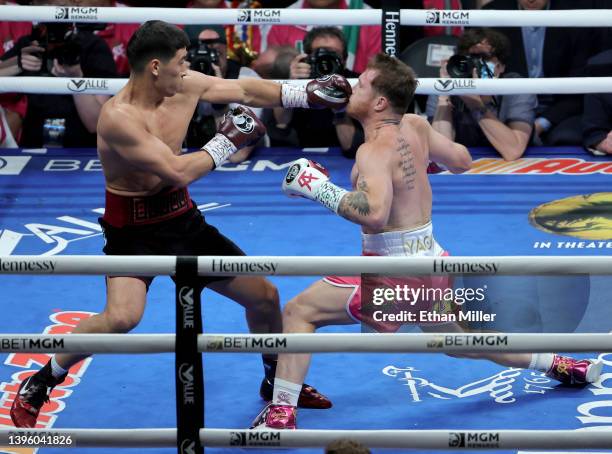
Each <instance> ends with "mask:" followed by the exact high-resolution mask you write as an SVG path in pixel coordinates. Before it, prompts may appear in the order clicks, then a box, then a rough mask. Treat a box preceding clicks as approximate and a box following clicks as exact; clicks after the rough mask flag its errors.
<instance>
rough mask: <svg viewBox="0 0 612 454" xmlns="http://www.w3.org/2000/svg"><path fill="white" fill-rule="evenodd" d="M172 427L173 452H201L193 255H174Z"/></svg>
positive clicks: (198, 314)
mask: <svg viewBox="0 0 612 454" xmlns="http://www.w3.org/2000/svg"><path fill="white" fill-rule="evenodd" d="M175 285H176V355H175V381H176V427H177V437H176V446H177V452H178V453H179V454H180V453H187V452H188V453H203V452H204V449H203V448H202V444H201V442H200V435H199V433H200V429H201V428H203V427H204V374H203V371H202V355H201V354H200V353H199V352H198V334H200V333H202V314H201V305H200V302H201V301H200V292H201V290H202V289H201V288H200V286H199V284H198V260H197V257H177V259H176V275H175Z"/></svg>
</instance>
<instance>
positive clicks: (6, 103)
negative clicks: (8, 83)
mask: <svg viewBox="0 0 612 454" xmlns="http://www.w3.org/2000/svg"><path fill="white" fill-rule="evenodd" d="M12 4H13V2H7V1H5V0H0V5H12ZM31 32H32V23H31V22H8V21H1V22H0V58H2V55H4V53H5V52H8V51H9V50H11V49H12V48H13V46H14V45H15V42H16V41H17V40H18V39H19V38H21V37H22V36H26V35H30V33H31ZM16 63H17V57H14V58H13V59H12V61H3V62H0V77H1V76H14V75H16V74H17V73H18V68H17V66H16ZM27 105H28V103H27V98H26V96H25V95H23V94H21V93H1V94H0V109H2V122H3V125H2V137H3V139H2V140H0V146H2V147H7V148H8V147H15V146H17V143H16V141H17V140H19V135H20V133H21V127H22V125H23V117H25V113H26V109H27Z"/></svg>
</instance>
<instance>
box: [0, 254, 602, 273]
mask: <svg viewBox="0 0 612 454" xmlns="http://www.w3.org/2000/svg"><path fill="white" fill-rule="evenodd" d="M175 270H176V257H175V256H169V255H151V256H130V255H114V256H104V255H55V256H49V257H47V256H39V255H5V256H0V274H71V275H108V276H122V275H123V276H125V275H126V274H127V275H132V276H158V275H174V274H175ZM198 274H199V275H200V276H241V275H242V276H253V275H255V276H273V275H276V276H322V275H340V276H359V275H361V274H381V275H385V276H402V275H403V276H419V275H447V274H451V275H455V274H478V275H485V274H495V275H517V276H525V275H570V274H572V275H573V274H578V275H582V274H584V275H587V274H595V275H610V274H612V256H596V257H593V256H585V257H577V256H520V255H519V256H475V257H459V256H455V257H363V256H338V257H325V256H310V257H302V256H246V257H239V256H200V257H198Z"/></svg>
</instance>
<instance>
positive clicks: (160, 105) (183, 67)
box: [11, 21, 351, 427]
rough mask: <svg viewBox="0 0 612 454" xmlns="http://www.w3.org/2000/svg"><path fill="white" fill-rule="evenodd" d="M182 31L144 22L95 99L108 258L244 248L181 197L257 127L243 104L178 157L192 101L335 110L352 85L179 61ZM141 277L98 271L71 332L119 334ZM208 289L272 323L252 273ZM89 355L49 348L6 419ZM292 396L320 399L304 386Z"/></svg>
mask: <svg viewBox="0 0 612 454" xmlns="http://www.w3.org/2000/svg"><path fill="white" fill-rule="evenodd" d="M188 46H189V39H188V38H187V35H186V34H185V33H184V32H183V31H182V30H181V29H179V28H177V27H175V26H173V25H170V24H167V23H165V22H162V21H149V22H146V23H144V24H143V25H142V26H141V27H140V28H139V29H138V30H137V31H136V32H135V33H134V35H133V36H132V38H131V40H130V42H129V44H128V49H127V55H128V60H129V63H130V67H131V73H130V79H129V81H128V83H127V85H126V86H125V87H124V88H123V89H122V90H121V91H119V93H117V95H116V96H115V97H113V98H112V99H110V100H109V101H108V102H107V103H106V104H105V105H104V106H103V108H102V111H101V114H100V119H99V122H98V154H99V156H100V160H101V163H102V167H103V171H104V177H105V180H106V210H105V213H104V216H103V217H102V218H101V219H100V223H101V225H102V227H103V229H104V236H105V239H106V245H105V247H104V252H105V253H106V254H109V255H244V252H243V251H242V250H241V249H240V248H239V247H238V246H236V245H235V244H234V243H233V242H232V241H230V240H229V239H228V238H226V237H225V236H223V235H222V234H221V233H219V231H218V230H217V229H216V228H215V227H213V226H211V225H208V224H207V223H206V222H205V220H204V218H203V216H202V214H201V213H200V212H199V210H198V209H197V206H196V204H195V203H194V202H193V201H192V200H191V198H190V197H189V192H188V190H187V185H189V184H190V183H192V182H193V181H195V180H197V179H199V178H201V177H203V176H204V175H206V174H207V173H208V172H210V171H212V170H213V169H215V168H216V167H218V166H219V165H221V164H222V163H223V162H224V161H225V160H226V159H227V158H228V157H229V156H230V155H231V154H232V153H234V152H236V151H237V150H238V149H240V148H241V147H244V146H247V145H249V144H253V143H255V142H257V140H258V139H259V138H260V137H261V136H262V135H263V134H264V133H265V128H264V126H263V125H262V124H261V123H260V122H259V120H258V119H257V117H256V116H255V115H253V113H252V112H251V111H250V110H249V109H248V108H246V107H242V106H241V107H238V108H236V109H234V110H232V111H230V112H229V113H228V115H226V117H225V119H224V120H223V121H222V122H221V124H220V125H219V130H218V133H217V134H216V135H215V136H214V137H213V138H212V139H211V140H210V141H209V142H208V143H207V144H206V145H204V147H203V148H202V149H201V150H199V151H196V152H193V153H187V154H181V145H182V143H183V139H184V136H185V134H186V132H187V127H188V125H189V121H190V119H191V117H192V115H193V112H194V109H195V108H196V106H197V104H198V102H199V101H206V102H210V103H215V104H228V103H232V102H234V103H240V104H247V105H250V106H256V107H275V106H282V107H286V108H292V107H302V108H323V107H329V108H343V107H344V106H345V105H346V103H347V102H348V97H349V96H350V92H351V86H350V85H349V83H348V82H347V81H346V79H344V78H343V77H341V76H338V75H332V76H328V77H326V78H322V79H317V80H313V81H310V82H308V84H307V85H306V86H304V87H296V86H292V85H288V84H283V85H279V84H277V83H274V82H272V81H265V80H261V79H253V78H250V79H239V80H226V79H220V78H216V77H210V76H206V75H203V74H201V73H199V72H195V71H190V70H188V63H187V62H186V60H185V57H186V56H187V50H186V48H187V47H188ZM151 280H152V278H143V277H138V276H119V277H107V279H106V284H107V285H106V288H107V301H106V307H105V309H104V311H103V312H102V313H100V314H97V315H95V316H93V317H91V318H89V319H86V320H84V321H82V322H81V323H80V324H79V325H78V326H77V327H76V329H75V330H74V332H75V333H125V332H128V331H130V330H132V329H133V328H134V327H135V326H136V325H137V324H138V323H139V322H140V319H141V317H142V315H143V312H144V307H145V304H146V296H147V290H148V287H149V284H150V283H151ZM199 284H200V285H201V288H204V287H208V288H210V289H211V290H214V291H215V292H217V293H220V294H222V295H224V296H226V297H228V298H230V299H233V300H234V301H236V302H238V303H239V304H241V305H242V306H244V308H245V310H246V319H247V323H248V326H249V329H250V330H251V331H252V332H256V333H278V332H280V331H281V329H282V327H281V314H280V305H279V301H278V292H277V290H276V288H275V287H274V286H273V285H272V284H271V283H270V282H269V281H268V280H266V279H264V278H262V277H256V276H237V277H229V278H201V279H200V280H199ZM87 356H88V355H73V354H57V355H55V356H53V357H52V358H51V360H50V361H49V362H48V363H47V364H46V365H45V366H44V367H43V368H42V369H41V370H39V371H38V372H36V373H35V374H34V375H31V376H30V377H28V378H26V379H25V380H24V381H23V382H22V383H21V386H20V388H19V392H18V393H17V395H16V397H15V400H14V401H13V403H12V407H11V418H12V420H13V422H14V423H15V425H16V426H17V427H35V425H36V419H37V417H38V414H39V412H40V408H41V407H42V405H43V404H44V402H45V401H46V400H48V395H49V393H50V392H51V390H52V389H53V387H54V386H56V385H57V384H59V383H61V382H62V381H63V379H64V378H65V376H66V374H67V371H68V369H69V368H70V367H71V366H72V365H73V364H75V363H76V362H78V361H80V360H81V359H83V358H85V357H87ZM263 360H264V370H265V377H264V380H263V381H262V386H261V388H260V394H261V396H262V397H263V398H264V399H267V400H270V399H271V397H272V390H273V380H274V375H275V368H276V356H275V355H264V357H263ZM300 404H301V405H303V406H305V407H309V408H327V407H329V406H331V403H330V402H329V400H327V398H326V397H325V396H323V395H321V394H319V393H318V392H317V391H316V390H315V389H314V388H312V387H309V386H307V385H305V386H304V387H303V389H302V391H301V398H300Z"/></svg>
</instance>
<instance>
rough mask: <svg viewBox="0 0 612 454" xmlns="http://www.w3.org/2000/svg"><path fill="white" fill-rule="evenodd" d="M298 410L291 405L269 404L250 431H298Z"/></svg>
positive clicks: (260, 413) (252, 424) (254, 421)
mask: <svg viewBox="0 0 612 454" xmlns="http://www.w3.org/2000/svg"><path fill="white" fill-rule="evenodd" d="M296 418H297V409H296V408H295V407H292V406H291V405H273V404H268V405H266V406H265V407H264V409H263V410H261V412H259V414H258V415H257V416H256V417H255V419H254V420H253V422H252V423H251V427H249V429H255V430H265V429H277V430H283V429H297V421H296Z"/></svg>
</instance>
